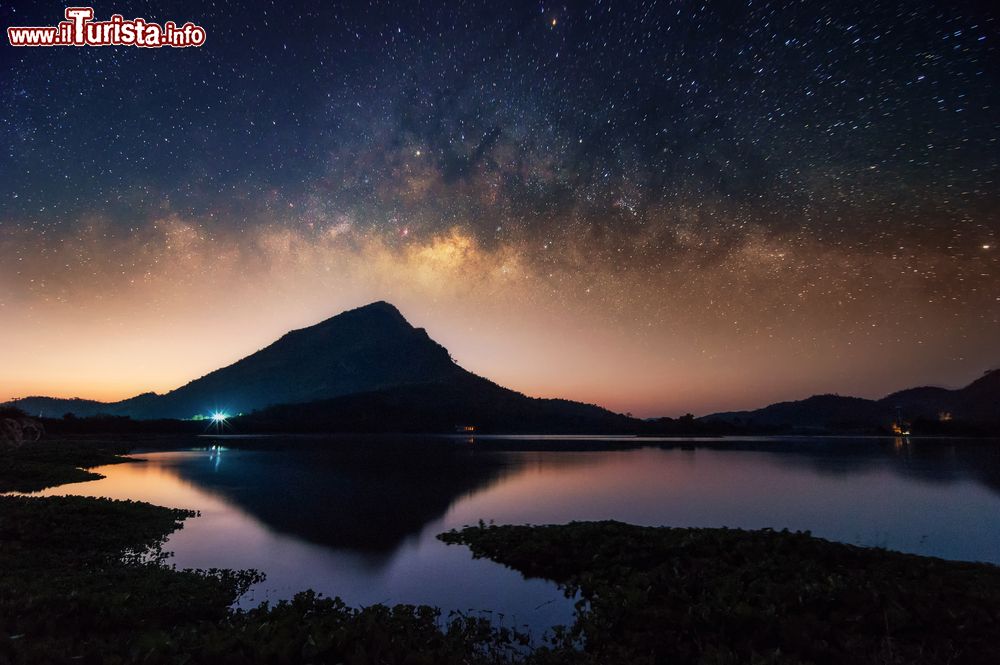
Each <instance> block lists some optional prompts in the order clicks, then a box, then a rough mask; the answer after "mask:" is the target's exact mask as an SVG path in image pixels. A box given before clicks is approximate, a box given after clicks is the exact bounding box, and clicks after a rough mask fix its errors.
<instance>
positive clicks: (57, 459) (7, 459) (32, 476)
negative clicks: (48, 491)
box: [0, 439, 130, 492]
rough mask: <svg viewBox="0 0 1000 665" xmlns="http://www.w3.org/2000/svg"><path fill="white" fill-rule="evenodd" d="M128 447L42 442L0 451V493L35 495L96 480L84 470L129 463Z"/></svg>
mask: <svg viewBox="0 0 1000 665" xmlns="http://www.w3.org/2000/svg"><path fill="white" fill-rule="evenodd" d="M127 452H128V447H127V446H126V445H124V444H121V443H110V442H106V441H72V440H52V439H50V440H43V441H38V442H35V443H32V444H31V445H25V446H21V447H19V448H13V449H4V450H0V492H37V491H39V490H42V489H45V488H47V487H56V486H58V485H64V484H66V483H80V482H84V481H87V480H97V479H98V478H101V476H100V474H97V473H93V472H92V471H87V470H86V469H87V468H90V467H95V466H101V465H104V464H119V463H122V462H128V461H130V460H129V459H128V458H125V457H122V455H123V454H125V453H127Z"/></svg>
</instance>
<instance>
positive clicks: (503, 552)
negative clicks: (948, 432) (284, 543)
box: [440, 522, 1000, 664]
mask: <svg viewBox="0 0 1000 665" xmlns="http://www.w3.org/2000/svg"><path fill="white" fill-rule="evenodd" d="M440 538H441V539H442V540H444V541H445V542H448V543H452V544H464V545H467V546H469V547H470V548H471V549H472V552H473V554H474V555H475V556H477V557H487V558H490V559H493V560H495V561H498V562H500V563H503V564H505V565H507V566H510V567H511V568H514V569H516V570H519V571H521V572H522V573H523V574H524V575H525V576H528V577H544V578H547V579H551V580H555V581H556V582H558V583H560V584H561V585H562V586H563V587H564V589H565V591H566V593H567V594H568V595H574V594H576V593H577V592H579V594H580V596H581V600H580V601H579V602H578V605H577V620H576V622H575V623H574V625H573V626H572V627H570V628H569V629H567V630H565V631H559V632H558V633H557V635H556V636H555V638H554V639H553V640H552V643H551V645H550V646H549V648H548V649H545V650H542V651H539V652H537V653H535V654H534V656H533V658H534V659H535V660H536V661H537V662H544V663H562V662H583V663H630V664H641V663H831V664H833V663H873V664H874V663H900V664H902V663H996V662H1000V640H998V639H997V636H998V635H1000V568H997V567H995V566H992V565H987V564H973V563H958V562H949V561H944V560H941V559H934V558H929V557H921V556H914V555H907V554H900V553H896V552H889V551H885V550H878V549H865V548H859V547H853V546H850V545H843V544H839V543H832V542H829V541H825V540H821V539H818V538H813V537H811V536H810V535H809V534H808V533H790V532H787V531H782V532H775V531H769V530H764V531H743V530H738V529H672V528H652V527H639V526H632V525H628V524H622V523H619V522H574V523H570V524H567V525H562V526H537V527H533V526H487V525H483V524H480V525H479V526H477V527H468V528H466V529H464V530H462V531H460V532H454V531H453V532H449V533H446V534H442V535H441V536H440ZM577 645H580V646H582V650H583V653H582V654H581V653H574V647H576V646H577Z"/></svg>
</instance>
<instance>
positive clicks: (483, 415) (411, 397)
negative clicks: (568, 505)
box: [233, 374, 642, 434]
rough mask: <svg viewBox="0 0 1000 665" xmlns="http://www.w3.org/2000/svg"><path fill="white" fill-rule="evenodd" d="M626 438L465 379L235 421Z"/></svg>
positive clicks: (634, 423) (595, 412) (609, 422)
mask: <svg viewBox="0 0 1000 665" xmlns="http://www.w3.org/2000/svg"><path fill="white" fill-rule="evenodd" d="M459 426H472V427H474V428H475V431H476V432H504V433H518V432H521V433H536V434H537V433H546V432H552V433H562V434H566V433H588V434H602V433H625V432H636V431H638V430H639V429H640V428H641V427H642V422H641V421H639V420H637V419H634V418H630V417H628V416H624V415H620V414H616V413H612V412H611V411H608V410H607V409H603V408H601V407H599V406H594V405H591V404H582V403H580V402H571V401H569V400H564V399H540V398H532V397H526V396H525V395H522V394H521V393H518V392H515V391H513V390H508V389H507V388H503V387H501V386H498V385H496V384H495V383H492V382H491V381H487V380H486V379H483V378H480V377H478V376H475V375H472V374H469V375H466V376H463V377H459V378H456V379H454V380H452V381H451V382H449V383H427V384H415V385H407V386H399V387H396V388H388V389H385V390H380V391H374V392H367V393H355V394H351V395H344V396H341V397H335V398H333V399H327V400H322V401H318V402H309V403H305V404H285V405H280V406H273V407H270V408H267V409H264V410H263V411H258V412H256V413H252V414H250V415H247V416H244V417H242V418H237V419H236V420H234V421H233V428H234V429H236V430H240V431H248V432H331V431H336V432H451V431H454V430H455V428H456V427H459Z"/></svg>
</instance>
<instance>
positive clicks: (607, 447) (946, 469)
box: [40, 437, 1000, 635]
mask: <svg viewBox="0 0 1000 665" xmlns="http://www.w3.org/2000/svg"><path fill="white" fill-rule="evenodd" d="M161 444H162V442H161ZM161 444H157V446H158V448H160V449H159V450H149V451H141V452H138V453H136V454H134V457H136V458H137V459H139V460H141V461H137V462H135V463H130V464H119V465H111V466H104V467H99V468H97V469H95V470H96V471H97V472H99V473H101V474H103V475H105V476H106V478H104V479H102V480H97V481H92V482H88V483H79V484H73V485H66V486H62V487H59V488H55V489H52V490H48V491H46V492H41V493H40V494H44V495H53V494H80V495H87V496H106V497H111V498H116V499H136V500H142V501H148V502H151V503H154V504H159V505H164V506H172V507H178V508H190V509H194V510H198V511H200V513H201V514H200V516H199V517H196V518H193V519H189V520H188V521H187V522H186V523H185V526H184V528H183V529H182V530H180V531H178V532H176V533H175V534H173V535H172V536H171V537H170V539H169V540H168V542H167V547H166V549H167V550H169V551H171V552H173V558H172V562H173V563H175V564H176V565H177V566H178V567H181V568H189V567H190V568H213V567H214V568H219V567H225V568H256V569H259V570H261V571H263V572H264V573H266V575H267V579H266V580H265V581H264V582H262V583H261V584H259V585H257V586H256V587H255V588H254V589H253V590H252V591H251V593H250V594H249V595H248V596H247V597H246V598H244V599H243V601H242V605H244V606H252V605H255V604H257V603H259V602H260V601H263V600H268V601H272V602H273V601H276V600H278V599H282V598H289V597H290V596H291V595H293V594H294V593H295V592H296V591H300V590H303V589H306V588H312V589H315V590H316V591H319V592H322V593H324V594H327V595H331V596H333V595H338V596H340V597H342V598H343V599H344V600H345V601H346V602H347V603H349V604H351V605H369V604H374V603H388V604H395V603H414V604H420V603H425V604H430V605H435V606H439V607H442V608H444V609H445V610H461V611H467V612H473V613H479V612H488V611H492V614H489V615H487V616H491V617H493V618H494V619H495V621H496V622H497V623H501V622H502V623H503V625H507V626H511V625H517V626H527V627H529V628H530V629H531V630H532V631H533V632H534V633H535V634H536V635H537V634H540V633H541V632H542V631H544V629H545V628H547V627H549V626H552V625H555V624H568V623H570V622H571V620H572V609H573V608H572V603H571V601H569V600H567V599H566V598H564V597H563V595H562V594H561V592H560V591H559V590H558V589H557V588H556V587H555V585H553V584H551V583H548V582H544V581H541V580H527V581H526V580H524V579H522V577H521V576H520V574H518V573H515V572H513V571H510V570H507V569H505V568H504V567H502V566H500V565H498V564H495V563H492V562H490V561H483V560H478V561H477V560H474V559H473V558H472V557H471V555H470V554H469V552H468V550H466V549H464V548H461V547H455V546H446V545H444V544H443V543H441V542H440V541H438V540H437V539H436V538H435V536H436V535H437V534H439V533H441V532H442V531H446V530H448V529H452V528H458V527H461V526H463V525H466V524H475V523H477V522H478V521H479V520H485V521H490V520H493V521H495V522H497V523H534V524H543V523H557V522H567V521H571V520H602V519H616V520H621V521H626V522H631V523H635V524H644V525H668V526H708V527H718V526H728V527H742V528H763V527H770V528H775V529H782V528H788V529H792V530H810V531H812V533H813V534H814V535H816V536H820V537H823V538H828V539H832V540H838V541H842V542H846V543H852V544H856V545H865V546H879V547H886V548H890V549H895V550H901V551H904V552H913V553H919V554H927V555H933V556H938V557H944V558H948V559H960V560H969V561H987V562H992V563H1000V440H987V441H984V440H979V441H961V440H912V441H907V440H904V439H891V438H803V439H793V438H756V439H740V440H735V439H734V440H728V439H722V440H719V439H712V440H684V441H681V440H677V439H670V440H658V439H635V438H628V437H622V438H614V437H612V438H601V437H566V438H559V437H510V438H503V437H475V438H472V439H470V438H461V437H452V438H437V439H428V438H421V437H397V438H376V437H370V438H357V437H355V438H349V437H338V438H328V439H318V438H313V439H307V438H297V439H282V438H245V439H243V438H236V437H213V438H199V439H197V440H193V441H192V440H186V441H184V440H181V441H172V442H169V445H168V446H164V445H161ZM166 447H169V448H171V449H170V450H163V448H166Z"/></svg>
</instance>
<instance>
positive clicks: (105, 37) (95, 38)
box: [7, 7, 206, 48]
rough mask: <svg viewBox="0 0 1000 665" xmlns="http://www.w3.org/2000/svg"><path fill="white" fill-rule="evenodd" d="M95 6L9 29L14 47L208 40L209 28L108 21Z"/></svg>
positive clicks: (151, 45) (149, 45)
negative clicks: (49, 23) (45, 23)
mask: <svg viewBox="0 0 1000 665" xmlns="http://www.w3.org/2000/svg"><path fill="white" fill-rule="evenodd" d="M93 19H94V8H93V7H67V8H66V20H65V21H60V22H59V25H57V26H55V27H54V28H53V27H49V28H44V27H21V28H7V39H9V40H10V45H11V46H138V47H139V48H160V47H163V46H172V47H175V48H185V47H187V46H201V45H202V44H204V43H205V37H206V35H205V28H203V27H201V26H200V25H195V24H194V23H191V22H190V21H188V22H187V23H185V24H184V25H182V26H180V27H178V26H177V24H176V23H175V22H173V21H167V22H166V23H164V24H163V25H159V24H158V23H150V22H148V21H146V20H145V19H141V18H134V19H131V20H129V21H126V20H125V19H124V18H123V17H122V15H121V14H113V15H112V16H111V19H110V20H108V21H94V20H93Z"/></svg>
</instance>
